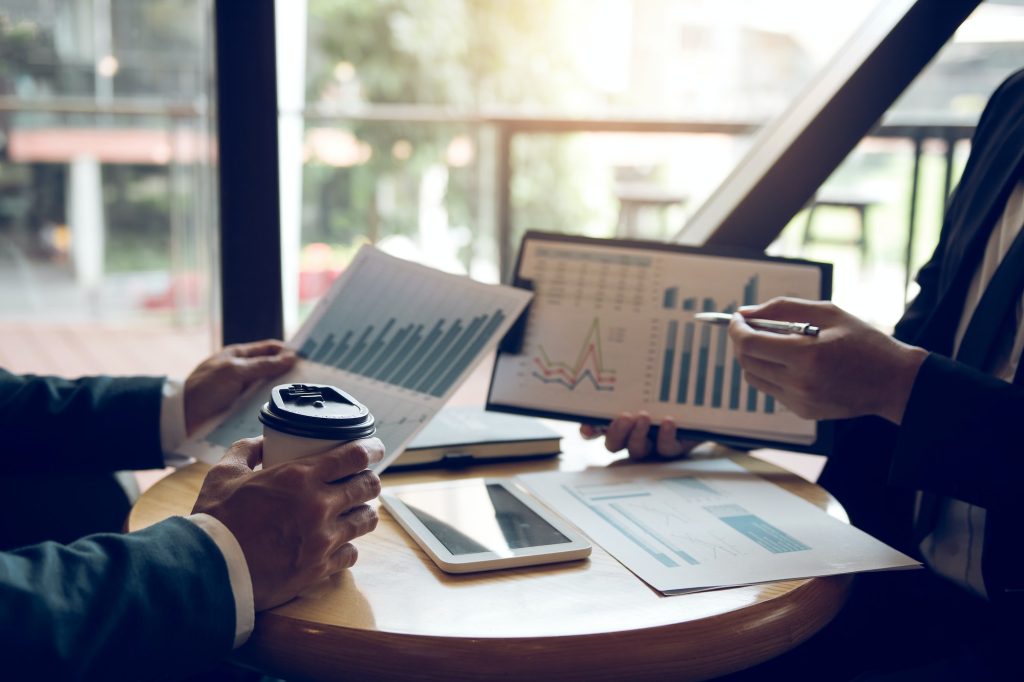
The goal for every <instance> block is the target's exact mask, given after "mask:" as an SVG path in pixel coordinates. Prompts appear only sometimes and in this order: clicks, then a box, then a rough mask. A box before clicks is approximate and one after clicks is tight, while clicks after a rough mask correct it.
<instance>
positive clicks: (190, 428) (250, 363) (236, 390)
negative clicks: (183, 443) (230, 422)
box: [185, 339, 297, 436]
mask: <svg viewBox="0 0 1024 682" xmlns="http://www.w3.org/2000/svg"><path fill="white" fill-rule="evenodd" d="M296 359H297V358H296V355H295V353H294V352H293V351H291V350H289V349H287V348H285V346H284V344H283V343H282V342H280V341H277V340H274V339H268V340H266V341H255V342H253V343H238V344H234V345H231V346H225V347H224V348H222V349H221V350H220V351H219V352H217V353H214V354H213V355H211V356H210V357H208V358H207V359H206V360H203V361H202V362H201V363H200V364H199V366H198V367H196V368H195V369H194V370H192V373H191V374H189V375H188V379H186V380H185V431H186V433H187V434H188V435H189V436H191V435H192V434H193V433H194V432H195V430H196V428H197V427H198V426H199V425H200V424H202V423H203V422H205V421H206V420H207V419H210V418H211V417H213V416H215V415H217V414H220V413H221V412H223V411H224V410H226V409H227V408H229V407H230V406H231V403H233V402H234V401H235V399H236V398H238V396H239V395H240V394H241V393H242V392H243V391H245V389H247V388H249V386H251V385H252V384H253V383H255V382H258V381H262V380H264V379H269V378H271V377H276V376H278V375H279V374H282V373H284V372H285V371H287V370H289V369H291V367H292V365H294V364H295V361H296Z"/></svg>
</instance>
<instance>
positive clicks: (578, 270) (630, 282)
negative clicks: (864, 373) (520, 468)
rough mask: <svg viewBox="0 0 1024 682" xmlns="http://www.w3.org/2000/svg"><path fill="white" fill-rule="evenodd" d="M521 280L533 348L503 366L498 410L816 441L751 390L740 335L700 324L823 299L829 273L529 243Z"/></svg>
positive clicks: (628, 249) (527, 342)
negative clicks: (713, 316)
mask: <svg viewBox="0 0 1024 682" xmlns="http://www.w3.org/2000/svg"><path fill="white" fill-rule="evenodd" d="M518 275H519V277H521V278H522V279H525V280H528V281H530V282H531V284H532V287H533V291H534V294H535V297H534V300H533V303H532V305H531V309H530V313H529V320H528V323H527V326H526V331H525V334H524V340H523V346H522V348H521V349H520V351H519V352H518V353H514V354H512V353H502V354H501V355H500V356H499V359H498V363H497V365H496V367H495V373H494V378H493V381H492V385H491V394H490V398H489V401H490V404H491V405H492V406H495V407H499V408H500V407H503V406H507V407H514V408H517V409H527V410H533V411H537V412H540V413H547V414H554V415H567V416H575V417H592V418H599V419H610V418H612V417H614V416H615V415H617V414H618V413H620V412H636V411H638V410H646V411H648V412H649V413H650V414H652V415H653V416H654V417H655V418H660V417H661V416H665V415H668V416H671V417H673V418H674V419H675V420H676V423H677V424H678V425H679V426H680V427H683V428H688V429H694V430H700V431H708V432H712V433H722V434H726V435H732V436H740V437H745V438H751V439H757V440H767V441H779V442H785V443H792V444H799V445H809V444H811V443H813V442H814V441H815V440H816V438H817V430H816V426H815V423H814V422H812V421H808V420H804V419H800V418H799V417H797V416H796V415H795V414H793V413H791V412H789V411H787V410H786V409H785V407H784V406H783V405H782V404H781V403H777V402H776V401H775V400H774V399H773V398H772V397H771V396H769V395H765V394H764V393H762V392H760V391H758V390H756V389H755V388H754V387H752V386H750V385H749V384H748V383H747V382H746V380H745V379H744V377H743V371H742V369H741V367H740V364H739V362H738V361H737V360H736V358H735V357H734V354H733V350H732V344H731V343H730V342H729V337H728V330H727V329H726V328H725V327H717V326H711V325H707V324H705V323H701V322H697V321H696V320H695V318H694V315H696V314H697V313H698V312H733V311H735V310H736V309H737V308H738V307H739V306H742V305H750V304H754V303H758V302H761V301H765V300H767V299H769V298H772V297H774V296H783V295H785V296H797V297H801V298H809V299H818V298H819V297H820V295H821V291H822V277H823V274H822V269H821V268H820V267H818V266H817V265H814V264H808V263H802V262H782V261H778V260H770V259H755V258H733V257H725V256H715V255H709V254H705V253H693V252H685V251H673V250H668V249H664V250H659V249H654V248H637V247H632V246H622V245H618V244H616V243H614V242H596V243H595V242H587V241H569V240H567V241H560V240H556V239H529V238H528V239H527V240H526V241H525V243H524V247H523V254H522V256H521V259H520V267H519V272H518Z"/></svg>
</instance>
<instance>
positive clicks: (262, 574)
mask: <svg viewBox="0 0 1024 682" xmlns="http://www.w3.org/2000/svg"><path fill="white" fill-rule="evenodd" d="M383 456H384V446H383V444H382V443H381V442H380V441H379V440H378V439H376V438H368V439H363V440H358V441H353V442H351V443H346V444H345V445H340V446H338V447H336V448H333V449H331V450H328V451H327V452H325V453H321V454H318V455H310V456H309V457H302V458H300V459H296V460H292V461H291V462H286V463H284V464H280V465H278V466H276V467H273V468H271V469H267V470H266V471H253V467H255V466H256V465H257V464H259V463H260V460H261V459H262V457H263V439H262V438H249V439H245V440H240V441H238V442H237V443H235V444H234V445H232V446H231V449H229V450H228V451H227V453H225V455H224V457H223V459H221V461H220V462H218V463H217V464H216V465H214V466H213V468H212V469H210V472H209V473H208V474H207V475H206V480H205V481H203V487H202V489H201V490H200V491H199V499H198V500H196V504H195V507H194V508H193V510H192V512H193V513H197V514H198V513H204V514H209V515H210V516H213V517H214V518H216V519H217V520H219V521H220V522H221V523H223V524H224V525H225V526H227V527H228V529H229V530H230V531H231V532H232V533H233V534H234V536H235V538H236V539H237V540H238V544H239V545H241V547H242V552H243V553H244V554H245V560H246V562H247V563H248V565H249V574H250V575H251V576H252V590H253V598H254V601H255V604H256V610H257V611H262V610H264V609H269V608H272V607H274V606H277V605H279V604H283V603H285V602H286V601H288V600H290V599H292V598H293V597H295V596H296V595H297V594H299V592H301V591H302V590H304V589H306V588H307V587H309V586H311V585H313V584H314V583H316V582H317V581H319V580H322V579H323V578H326V577H328V576H330V575H334V574H335V573H338V572H339V571H342V570H344V569H346V568H348V567H350V566H352V564H354V563H355V561H356V556H357V553H356V548H355V547H353V546H352V545H351V544H350V543H351V542H352V540H354V539H355V538H357V537H359V536H360V535H365V534H366V533H369V532H370V531H372V530H373V529H374V528H376V527H377V512H376V510H374V509H373V508H371V507H369V506H368V505H366V504H365V503H366V502H368V501H370V500H372V499H374V498H375V497H377V495H379V494H380V479H379V478H378V477H377V475H376V474H375V473H373V472H372V471H369V470H368V469H367V468H366V467H368V466H369V465H371V464H373V463H375V462H379V461H380V460H381V458H382V457H383Z"/></svg>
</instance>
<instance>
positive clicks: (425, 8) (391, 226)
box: [304, 0, 599, 259]
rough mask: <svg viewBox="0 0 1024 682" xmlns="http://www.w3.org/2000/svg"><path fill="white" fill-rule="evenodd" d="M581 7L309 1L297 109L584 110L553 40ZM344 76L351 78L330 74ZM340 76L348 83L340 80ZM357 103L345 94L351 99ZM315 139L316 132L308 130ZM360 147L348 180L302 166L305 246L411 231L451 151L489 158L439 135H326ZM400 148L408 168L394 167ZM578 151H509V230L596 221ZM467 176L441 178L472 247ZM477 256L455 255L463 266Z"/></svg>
mask: <svg viewBox="0 0 1024 682" xmlns="http://www.w3.org/2000/svg"><path fill="white" fill-rule="evenodd" d="M582 11H586V2H585V1H584V0H563V1H561V2H551V1H550V0H519V1H517V2H494V1H488V0H380V1H379V2H366V1H365V0H310V3H309V40H310V53H309V60H308V63H307V70H308V73H309V76H308V79H307V84H308V92H307V99H308V101H309V102H311V103H316V102H341V103H343V104H351V103H352V100H353V99H355V100H356V103H358V102H369V103H373V104H389V105H399V104H401V105H427V106H431V107H449V108H451V109H452V110H454V111H462V112H466V111H469V112H481V111H486V110H495V109H515V110H517V111H522V110H524V109H532V110H537V111H552V110H560V109H564V108H565V107H566V106H575V105H581V104H583V105H585V104H586V103H585V102H579V101H575V100H574V98H576V99H578V98H579V97H580V94H579V93H580V88H579V87H578V86H579V82H580V80H581V77H580V74H579V71H578V67H577V65H576V64H575V63H574V61H573V59H572V57H571V55H570V54H569V51H568V49H567V48H566V47H565V46H564V45H563V40H562V38H561V36H562V35H564V31H565V27H566V26H571V25H572V22H573V17H574V16H578V15H576V14H575V13H577V12H582ZM339 64H343V65H346V64H347V65H350V66H351V67H352V72H351V75H350V72H349V71H348V69H347V68H345V67H343V68H342V69H340V71H341V76H342V78H339V69H338V65H339ZM345 76H350V77H348V78H345ZM353 91H355V93H354V94H353ZM309 125H311V126H312V125H321V122H319V121H317V122H316V123H315V124H314V123H310V124H309ZM326 125H330V126H333V127H340V128H344V129H346V130H348V131H350V132H351V133H352V134H353V135H354V136H355V137H356V138H358V139H359V140H361V141H364V142H366V143H369V145H370V147H371V148H372V150H373V154H372V156H371V158H370V159H369V160H368V161H367V162H366V163H363V164H360V165H356V166H353V167H349V168H332V167H329V166H324V165H318V164H315V163H312V164H307V170H306V177H305V180H306V206H305V211H304V216H305V221H306V222H305V225H304V241H305V242H311V241H336V242H337V241H340V242H351V241H352V240H355V239H359V238H360V237H361V236H363V235H369V236H370V238H371V239H375V238H379V237H381V236H384V235H387V234H403V235H413V234H415V232H416V230H417V220H418V211H417V196H418V195H417V192H418V187H419V180H420V178H421V177H422V174H423V173H424V172H425V171H426V170H427V169H428V168H430V167H432V166H436V165H438V164H444V163H445V153H446V149H447V148H448V145H449V144H450V143H451V141H452V139H453V138H454V137H455V136H458V135H468V136H469V137H470V138H471V139H472V140H473V142H474V146H475V150H476V158H477V159H478V158H479V156H480V155H481V154H486V153H489V150H488V149H486V148H482V146H484V145H485V142H484V141H483V139H482V136H481V134H480V132H481V131H479V130H475V129H471V128H469V127H468V126H466V125H459V124H445V123H433V122H431V123H424V122H417V123H388V122H359V121H344V120H341V121H330V122H329V123H327V124H326ZM396 143H398V144H400V145H405V144H408V147H407V148H408V149H409V150H410V154H409V157H408V158H406V159H401V158H397V157H396V155H394V154H393V153H392V150H393V149H395V145H396ZM582 160H583V159H581V157H580V151H579V145H578V144H574V143H573V141H572V140H570V139H567V138H565V137H552V138H546V139H544V140H540V141H534V140H531V142H530V143H529V144H526V145H517V146H516V149H515V155H514V168H515V169H516V171H517V172H516V175H515V178H514V183H513V197H512V201H513V207H514V208H513V211H514V215H515V219H516V226H517V228H520V229H521V228H524V227H548V228H556V227H559V226H560V227H562V228H563V229H567V230H569V231H574V230H573V226H578V225H581V224H585V223H586V222H588V221H590V220H592V218H593V212H594V211H595V210H599V208H598V209H595V207H588V206H586V205H583V204H581V203H580V202H579V201H578V200H577V197H579V196H580V195H581V194H582V191H581V190H582V189H583V183H585V182H587V181H588V178H587V177H586V175H585V174H583V173H580V172H579V169H580V168H581V167H585V163H581V161H582ZM382 179H388V181H389V182H391V183H392V184H391V186H392V187H394V188H396V195H395V196H396V201H395V202H394V205H393V207H392V208H391V209H390V210H389V211H387V212H385V213H384V214H382V215H378V213H377V210H376V208H377V204H378V203H380V202H379V198H378V195H377V193H378V191H379V188H380V181H381V180H382ZM479 192H480V190H479V188H478V187H477V170H476V168H475V167H474V166H472V165H470V166H469V167H465V168H449V179H448V187H447V192H446V197H445V202H446V209H447V211H448V215H449V221H450V223H451V224H453V225H465V226H468V227H470V228H471V231H472V234H473V238H474V241H475V240H477V239H491V238H492V237H493V235H490V234H481V233H480V230H479V229H478V226H477V224H476V216H477V215H478V210H479V207H478V205H477V200H478V197H479ZM473 247H474V244H473V243H472V242H471V244H470V245H469V247H468V249H467V252H465V253H463V254H460V255H461V256H462V257H463V258H464V259H468V258H469V256H470V253H469V252H470V251H471V250H472V249H473Z"/></svg>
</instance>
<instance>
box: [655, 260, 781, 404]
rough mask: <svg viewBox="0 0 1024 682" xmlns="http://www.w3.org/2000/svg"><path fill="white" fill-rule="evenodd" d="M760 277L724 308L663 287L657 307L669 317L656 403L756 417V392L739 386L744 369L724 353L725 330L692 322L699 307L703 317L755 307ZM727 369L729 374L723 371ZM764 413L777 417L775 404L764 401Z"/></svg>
mask: <svg viewBox="0 0 1024 682" xmlns="http://www.w3.org/2000/svg"><path fill="white" fill-rule="evenodd" d="M758 285H759V276H758V275H754V276H752V277H750V279H748V280H747V281H746V283H745V284H744V285H743V289H742V295H741V296H739V297H737V298H739V299H740V301H742V303H741V304H737V302H736V301H735V300H733V301H731V302H729V303H728V305H725V306H724V307H719V303H718V301H717V300H716V299H714V298H710V297H698V296H686V295H685V293H684V292H682V290H681V289H680V287H676V286H673V287H667V288H665V289H664V291H663V293H662V299H661V303H662V305H661V308H662V311H663V312H664V313H665V314H666V315H671V316H672V318H678V319H671V318H670V319H668V320H667V321H666V324H665V335H664V338H665V345H664V349H663V351H662V354H661V357H662V359H661V373H660V375H659V378H658V400H659V402H663V403H670V402H675V403H676V404H679V405H687V404H690V405H694V406H697V407H705V408H710V409H728V410H734V411H739V410H745V411H747V412H757V411H758V406H759V405H758V404H759V391H757V390H756V389H755V388H753V387H752V386H745V385H744V382H743V368H742V367H740V363H739V361H738V360H736V359H735V358H734V357H732V358H730V353H729V351H728V346H729V335H728V329H727V328H726V327H712V326H710V325H706V324H697V323H695V322H693V321H692V318H693V314H694V313H695V312H697V307H698V303H699V305H700V310H701V311H703V312H724V313H733V312H735V311H736V308H737V305H754V304H755V303H757V302H758ZM727 370H729V371H728V372H727ZM761 408H762V410H763V411H764V413H765V414H772V413H774V412H775V401H774V400H773V399H772V398H771V397H770V396H763V403H762V404H761Z"/></svg>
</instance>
